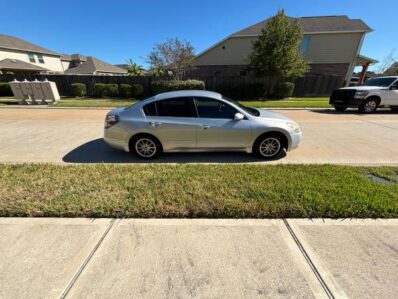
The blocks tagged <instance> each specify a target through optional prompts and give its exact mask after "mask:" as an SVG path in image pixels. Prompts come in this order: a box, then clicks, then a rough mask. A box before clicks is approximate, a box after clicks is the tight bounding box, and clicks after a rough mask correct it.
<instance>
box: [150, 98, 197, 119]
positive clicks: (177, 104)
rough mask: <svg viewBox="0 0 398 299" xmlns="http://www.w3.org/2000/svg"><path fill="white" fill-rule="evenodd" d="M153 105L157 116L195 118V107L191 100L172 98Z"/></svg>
mask: <svg viewBox="0 0 398 299" xmlns="http://www.w3.org/2000/svg"><path fill="white" fill-rule="evenodd" d="M155 103H156V109H157V115H158V116H170V117H196V110H195V105H194V103H193V99H192V98H174V99H167V100H161V101H157V102H155Z"/></svg>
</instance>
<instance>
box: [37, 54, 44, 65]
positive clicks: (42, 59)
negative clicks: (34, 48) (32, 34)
mask: <svg viewBox="0 0 398 299" xmlns="http://www.w3.org/2000/svg"><path fill="white" fill-rule="evenodd" d="M37 59H38V60H39V62H40V63H44V58H43V55H37Z"/></svg>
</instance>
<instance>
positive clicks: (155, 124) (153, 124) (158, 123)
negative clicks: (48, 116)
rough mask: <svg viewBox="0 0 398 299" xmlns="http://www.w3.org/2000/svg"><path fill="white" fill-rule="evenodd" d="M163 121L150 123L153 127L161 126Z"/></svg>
mask: <svg viewBox="0 0 398 299" xmlns="http://www.w3.org/2000/svg"><path fill="white" fill-rule="evenodd" d="M161 124H162V123H160V122H158V121H150V122H149V125H150V126H151V127H157V126H160V125H161Z"/></svg>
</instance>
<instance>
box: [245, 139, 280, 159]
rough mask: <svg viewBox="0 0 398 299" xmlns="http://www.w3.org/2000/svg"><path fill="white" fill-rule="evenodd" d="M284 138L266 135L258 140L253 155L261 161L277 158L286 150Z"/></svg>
mask: <svg viewBox="0 0 398 299" xmlns="http://www.w3.org/2000/svg"><path fill="white" fill-rule="evenodd" d="M286 146H287V144H286V138H284V137H283V136H282V135H280V134H267V135H264V136H261V137H260V138H258V139H257V140H256V142H255V144H254V146H253V153H254V154H255V155H256V156H257V157H259V158H261V159H266V160H268V159H273V158H277V157H278V156H279V155H280V154H281V153H282V152H283V150H284V149H286Z"/></svg>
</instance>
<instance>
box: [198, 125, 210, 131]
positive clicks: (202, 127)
mask: <svg viewBox="0 0 398 299" xmlns="http://www.w3.org/2000/svg"><path fill="white" fill-rule="evenodd" d="M199 127H200V128H201V129H202V130H207V129H208V128H210V126H209V125H200V126H199Z"/></svg>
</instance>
